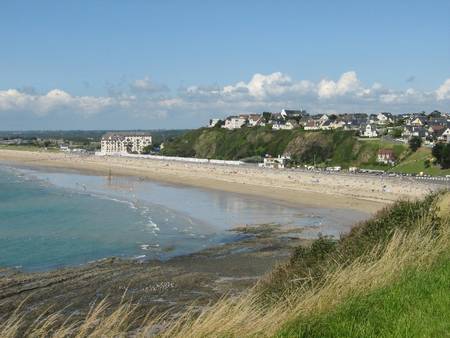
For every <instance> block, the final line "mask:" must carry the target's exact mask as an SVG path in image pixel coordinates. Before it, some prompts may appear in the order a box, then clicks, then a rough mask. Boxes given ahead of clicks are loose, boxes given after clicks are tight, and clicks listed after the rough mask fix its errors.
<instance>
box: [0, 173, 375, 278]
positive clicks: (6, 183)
mask: <svg viewBox="0 0 450 338" xmlns="http://www.w3.org/2000/svg"><path fill="white" fill-rule="evenodd" d="M365 217H366V215H365V214H362V213H354V212H352V213H349V212H348V211H345V210H334V209H307V208H289V207H286V206H282V205H277V204H274V203H272V202H270V201H267V200H255V199H254V198H249V197H247V196H243V195H238V194H231V193H223V192H217V191H213V190H211V191H210V190H202V189H195V188H187V187H181V186H175V185H167V184H160V183H155V182H150V181H142V180H138V179H135V178H126V177H124V178H112V179H108V178H107V177H102V176H91V175H83V174H80V173H76V172H57V171H41V170H36V169H29V168H13V167H10V166H5V165H3V166H0V266H3V267H18V268H21V269H24V270H29V271H33V270H50V269H54V268H58V267H63V266H73V265H79V264H83V263H86V262H89V261H93V260H98V259H101V258H106V257H111V256H116V257H123V258H134V259H167V258H170V257H173V256H176V255H182V254H188V253H192V252H195V251H199V250H201V249H203V248H206V247H209V246H212V245H217V244H221V243H225V242H227V241H232V240H237V239H238V238H239V237H238V236H237V235H235V234H233V233H232V232H229V231H227V229H229V228H230V227H232V226H234V225H240V224H258V223H267V222H276V223H283V224H289V225H291V226H299V227H306V228H307V229H310V231H309V232H308V231H305V236H314V235H317V233H318V232H321V233H325V234H330V235H338V234H339V233H342V232H346V231H348V229H349V224H352V223H353V222H354V221H356V220H359V219H362V218H365Z"/></svg>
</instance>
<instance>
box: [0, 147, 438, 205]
mask: <svg viewBox="0 0 450 338" xmlns="http://www.w3.org/2000/svg"><path fill="white" fill-rule="evenodd" d="M0 161H8V162H12V163H16V164H21V165H31V166H40V167H48V168H64V169H76V170H81V171H86V172H91V173H97V174H103V175H108V174H109V173H112V175H124V176H136V177H141V178H147V179H152V180H157V181H162V182H168V183H175V184H184V185H188V186H194V187H201V188H208V189H217V190H222V191H228V192H235V193H241V194H247V195H252V196H257V197H264V198H269V199H272V200H276V201H278V202H283V203H288V204H290V205H294V206H295V205H298V204H301V205H306V206H314V207H335V208H344V209H353V210H359V211H364V212H369V213H374V212H375V211H377V210H379V209H381V208H382V207H383V206H384V205H386V204H389V203H392V202H393V201H395V200H398V199H405V198H420V197H423V196H424V195H426V194H427V193H429V192H430V191H433V190H437V189H439V186H438V185H436V186H434V185H432V184H429V183H422V182H417V181H414V180H409V181H408V179H405V178H395V177H389V178H387V177H381V176H379V177H378V176H367V175H366V176H362V175H341V174H326V173H311V172H303V171H292V170H269V169H261V168H256V167H250V166H222V165H211V164H195V163H183V162H173V161H159V160H153V159H136V158H126V157H98V156H78V155H70V154H63V153H50V152H27V151H12V150H0Z"/></svg>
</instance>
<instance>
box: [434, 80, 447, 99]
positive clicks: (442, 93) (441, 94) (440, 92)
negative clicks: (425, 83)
mask: <svg viewBox="0 0 450 338" xmlns="http://www.w3.org/2000/svg"><path fill="white" fill-rule="evenodd" d="M436 97H437V99H438V100H440V101H441V100H450V79H447V80H445V82H444V83H443V84H442V85H441V86H440V87H439V88H438V89H437V90H436Z"/></svg>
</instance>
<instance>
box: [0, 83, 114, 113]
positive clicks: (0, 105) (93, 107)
mask: <svg viewBox="0 0 450 338" xmlns="http://www.w3.org/2000/svg"><path fill="white" fill-rule="evenodd" d="M113 104H114V99H113V98H110V97H95V96H72V95H70V94H69V93H67V92H65V91H63V90H60V89H53V90H50V91H49V92H48V93H46V94H44V95H38V94H36V93H31V94H30V93H28V92H22V91H19V90H17V89H8V90H4V91H0V112H1V111H31V112H33V113H35V114H36V115H41V116H45V115H47V114H48V113H50V112H52V111H55V110H60V111H61V110H71V111H76V112H78V113H81V114H94V113H96V112H99V111H101V110H103V109H105V108H107V107H110V106H112V105H113Z"/></svg>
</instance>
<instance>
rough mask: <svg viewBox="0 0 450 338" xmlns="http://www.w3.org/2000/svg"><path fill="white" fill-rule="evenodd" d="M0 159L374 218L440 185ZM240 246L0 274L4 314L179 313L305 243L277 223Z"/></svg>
mask: <svg viewBox="0 0 450 338" xmlns="http://www.w3.org/2000/svg"><path fill="white" fill-rule="evenodd" d="M0 161H7V162H11V163H14V164H20V165H28V166H33V167H36V166H37V167H45V168H63V169H75V170H80V171H86V172H91V173H98V174H103V175H108V174H109V172H111V173H112V174H113V175H124V176H136V177H140V178H144V179H152V180H158V181H162V182H169V183H175V184H184V185H188V186H194V187H201V188H209V189H218V190H223V191H229V192H236V193H242V194H247V195H251V196H254V197H255V198H256V197H258V198H259V197H264V198H269V199H272V200H276V201H278V202H282V203H287V204H290V205H294V206H298V205H299V204H301V205H305V206H308V205H309V206H314V207H334V208H344V209H353V210H359V211H364V212H370V213H374V212H375V211H377V210H379V209H380V208H382V207H383V206H385V205H387V204H389V203H391V202H393V201H395V200H397V199H399V198H418V197H421V196H423V195H425V194H426V193H427V192H429V191H430V190H433V189H438V187H434V186H430V185H428V184H421V183H416V182H412V181H411V182H410V183H409V184H408V182H407V181H405V180H404V179H394V178H393V179H384V178H379V177H361V176H354V177H352V176H350V175H327V174H321V173H305V172H295V171H289V170H283V171H276V170H262V169H258V168H253V167H231V166H218V165H204V164H201V165H197V164H192V163H189V164H188V163H175V162H167V161H156V160H142V159H129V158H113V157H94V156H83V157H82V156H74V155H66V154H61V153H39V152H24V151H8V150H0ZM235 231H238V232H240V233H241V234H244V235H247V236H248V237H246V238H245V239H244V240H241V241H237V242H234V243H227V244H225V245H222V246H216V247H213V248H210V249H206V250H203V251H201V252H198V253H195V254H191V255H187V256H180V257H176V258H173V259H170V260H168V261H165V262H160V261H146V262H138V261H127V260H121V259H116V258H108V259H105V260H102V261H98V262H93V263H90V264H86V265H83V266H80V267H76V268H65V269H59V270H56V271H50V272H43V273H24V272H21V271H16V270H11V269H4V270H0V276H1V277H0V316H1V315H2V314H6V313H10V312H11V311H12V310H13V309H15V308H16V307H17V306H18V304H20V303H21V302H22V301H23V300H24V299H27V301H26V305H25V307H26V309H27V311H29V312H30V314H31V317H30V318H33V317H36V316H37V315H39V314H40V313H41V312H42V309H43V308H45V307H46V306H50V305H51V306H52V311H55V310H63V309H64V312H65V313H67V314H72V313H75V316H74V319H77V318H80V317H83V316H84V315H85V314H86V312H87V311H88V309H89V307H90V306H91V305H92V304H93V303H94V302H95V301H99V300H100V299H103V298H105V297H108V300H109V302H110V303H112V304H113V305H114V304H118V303H119V302H120V301H121V299H122V296H123V295H124V294H125V300H127V301H128V300H130V301H133V302H134V303H137V304H139V306H140V307H139V312H140V313H141V314H146V313H147V312H148V311H149V310H151V309H154V310H155V311H156V312H159V313H160V312H163V311H166V310H168V309H170V310H171V313H173V314H176V313H178V312H179V311H183V310H185V309H187V308H192V307H194V308H195V307H196V306H198V307H201V306H204V305H206V304H208V303H210V302H211V301H214V300H215V299H218V298H220V297H222V296H223V295H224V294H230V293H231V294H236V293H240V292H242V291H243V290H245V289H247V288H249V287H251V286H252V285H254V284H255V283H256V281H257V280H258V279H259V278H260V277H261V276H263V275H264V274H266V273H267V272H269V271H270V270H271V269H272V268H273V266H274V265H276V264H278V263H281V262H285V261H286V260H288V259H289V256H290V254H291V252H292V250H293V248H295V247H297V246H299V245H308V244H309V243H310V241H309V240H305V239H301V238H299V236H297V235H298V231H299V230H298V229H296V230H295V231H294V230H292V229H288V228H286V227H279V226H277V225H262V226H259V227H257V228H254V227H253V228H252V227H250V228H249V227H243V228H240V229H235Z"/></svg>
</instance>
